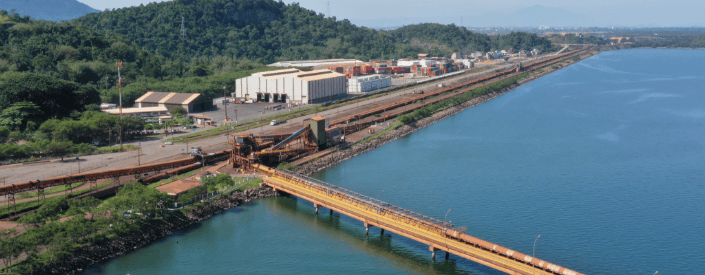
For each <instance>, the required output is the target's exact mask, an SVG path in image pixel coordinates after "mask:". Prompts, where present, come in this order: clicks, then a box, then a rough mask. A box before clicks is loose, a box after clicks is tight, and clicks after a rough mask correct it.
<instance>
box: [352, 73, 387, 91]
mask: <svg viewBox="0 0 705 275" xmlns="http://www.w3.org/2000/svg"><path fill="white" fill-rule="evenodd" d="M389 86H392V79H391V78H389V77H384V76H381V75H370V76H358V77H353V78H350V80H349V81H348V93H364V92H369V91H374V90H377V89H382V88H387V87H389Z"/></svg>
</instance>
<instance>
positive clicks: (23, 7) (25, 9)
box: [0, 0, 98, 21]
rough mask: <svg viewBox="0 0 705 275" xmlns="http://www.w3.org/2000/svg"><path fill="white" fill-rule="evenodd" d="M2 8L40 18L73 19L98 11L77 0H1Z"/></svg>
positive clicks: (0, 5) (0, 7)
mask: <svg viewBox="0 0 705 275" xmlns="http://www.w3.org/2000/svg"><path fill="white" fill-rule="evenodd" d="M0 9H3V10H7V11H12V10H14V11H15V12H16V13H19V14H22V15H29V16H30V17H31V18H33V19H39V20H52V21H61V20H71V19H74V18H78V17H81V16H84V15H86V14H88V13H92V12H98V10H96V9H94V8H91V7H89V6H88V5H86V4H83V3H81V2H78V1H76V0H31V1H29V0H0Z"/></svg>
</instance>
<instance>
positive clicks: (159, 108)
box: [105, 106, 168, 115]
mask: <svg viewBox="0 0 705 275" xmlns="http://www.w3.org/2000/svg"><path fill="white" fill-rule="evenodd" d="M166 111H168V110H167V109H166V107H164V106H157V107H145V108H122V113H123V114H139V113H152V112H166ZM105 112H106V113H108V114H113V115H118V114H120V109H109V110H105Z"/></svg>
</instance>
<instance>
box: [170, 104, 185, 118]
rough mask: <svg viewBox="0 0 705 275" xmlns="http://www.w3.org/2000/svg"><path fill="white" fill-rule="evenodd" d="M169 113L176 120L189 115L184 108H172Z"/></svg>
mask: <svg viewBox="0 0 705 275" xmlns="http://www.w3.org/2000/svg"><path fill="white" fill-rule="evenodd" d="M169 113H170V114H171V116H172V117H174V118H182V117H184V116H185V115H186V114H187V113H188V111H186V109H184V107H181V106H176V107H173V108H171V110H169Z"/></svg>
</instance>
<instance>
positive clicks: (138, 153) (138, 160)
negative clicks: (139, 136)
mask: <svg viewBox="0 0 705 275" xmlns="http://www.w3.org/2000/svg"><path fill="white" fill-rule="evenodd" d="M137 145H138V146H139V147H137V166H141V165H142V164H141V163H140V151H142V143H141V142H139V143H137Z"/></svg>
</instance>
